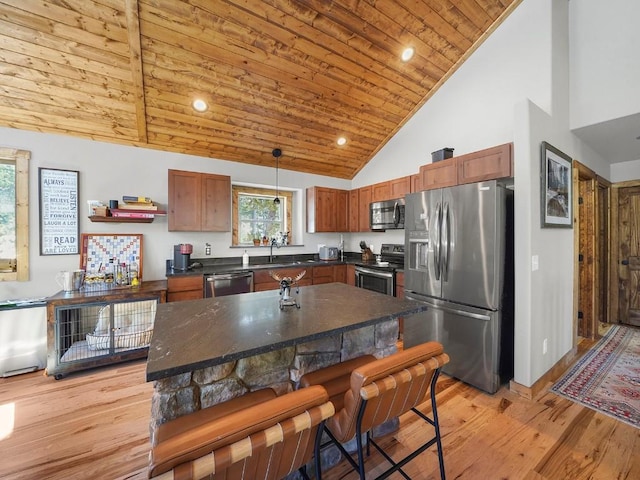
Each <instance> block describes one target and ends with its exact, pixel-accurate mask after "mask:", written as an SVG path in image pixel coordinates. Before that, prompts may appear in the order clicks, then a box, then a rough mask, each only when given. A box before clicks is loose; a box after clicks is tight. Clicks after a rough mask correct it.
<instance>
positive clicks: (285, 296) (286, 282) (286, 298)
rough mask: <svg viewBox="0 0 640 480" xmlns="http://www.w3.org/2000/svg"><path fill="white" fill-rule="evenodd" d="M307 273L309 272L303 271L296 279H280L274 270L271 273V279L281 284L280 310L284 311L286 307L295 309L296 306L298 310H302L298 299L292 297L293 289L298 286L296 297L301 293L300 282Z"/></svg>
mask: <svg viewBox="0 0 640 480" xmlns="http://www.w3.org/2000/svg"><path fill="white" fill-rule="evenodd" d="M306 273H307V271H306V270H303V271H302V272H300V273H299V274H298V275H296V276H295V278H291V277H280V275H278V274H277V273H275V272H274V271H273V270H270V271H269V275H270V276H271V278H273V279H274V280H276V281H278V282H280V302H279V303H280V310H284V307H293V306H295V307H296V308H300V304H299V303H298V299H297V298H293V297H292V296H291V287H292V286H294V285H297V286H296V295H297V294H298V293H300V286H299V285H298V282H299V281H300V280H301V279H302V277H304V275H305V274H306Z"/></svg>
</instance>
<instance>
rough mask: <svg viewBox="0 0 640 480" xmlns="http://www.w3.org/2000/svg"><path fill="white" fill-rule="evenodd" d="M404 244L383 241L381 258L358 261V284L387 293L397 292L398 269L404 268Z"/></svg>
mask: <svg viewBox="0 0 640 480" xmlns="http://www.w3.org/2000/svg"><path fill="white" fill-rule="evenodd" d="M404 248H405V247H404V245H403V244H392V243H383V244H382V246H381V247H380V257H379V258H380V260H378V261H371V262H361V263H356V266H355V275H356V286H357V287H360V288H366V289H367V290H373V291H375V292H380V293H384V294H387V295H395V293H396V270H398V269H402V268H404Z"/></svg>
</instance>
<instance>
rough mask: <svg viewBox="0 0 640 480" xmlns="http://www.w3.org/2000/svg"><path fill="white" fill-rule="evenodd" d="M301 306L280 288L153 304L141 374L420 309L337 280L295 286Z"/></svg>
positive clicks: (170, 371)
mask: <svg viewBox="0 0 640 480" xmlns="http://www.w3.org/2000/svg"><path fill="white" fill-rule="evenodd" d="M297 297H298V301H299V303H300V309H297V308H295V307H285V309H284V310H280V308H279V299H280V294H279V291H278V290H268V291H265V292H253V293H243V294H239V295H230V296H226V297H214V298H206V299H202V300H191V301H188V302H171V303H164V304H160V305H158V308H157V311H156V319H155V325H154V332H153V338H152V340H151V345H150V347H149V356H148V359H147V381H153V380H159V379H162V378H166V377H169V376H173V375H178V374H180V373H186V372H190V371H193V370H197V369H201V368H205V367H210V366H214V365H220V364H223V363H227V362H230V361H233V360H238V359H240V358H245V357H250V356H253V355H258V354H261V353H266V352H269V351H273V350H278V349H281V348H285V347H287V346H291V345H296V344H298V343H302V342H308V341H311V340H316V339H319V338H323V337H326V336H330V335H333V334H336V333H341V332H345V331H348V330H354V329H357V328H362V327H366V326H368V325H374V324H376V323H380V322H384V321H386V320H393V319H395V318H398V317H402V316H407V315H411V314H413V313H418V312H421V311H424V310H426V308H427V307H426V305H425V304H422V303H419V302H416V301H412V300H405V299H400V298H395V297H390V296H388V295H383V294H381V293H377V292H373V291H370V290H366V289H363V288H356V287H353V286H350V285H346V284H343V283H328V284H322V285H313V286H305V287H300V293H299V294H298V296H297Z"/></svg>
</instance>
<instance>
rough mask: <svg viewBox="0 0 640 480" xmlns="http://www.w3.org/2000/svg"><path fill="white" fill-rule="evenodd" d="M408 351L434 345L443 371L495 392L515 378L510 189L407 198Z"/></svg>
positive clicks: (466, 188) (494, 185) (452, 190)
mask: <svg viewBox="0 0 640 480" xmlns="http://www.w3.org/2000/svg"><path fill="white" fill-rule="evenodd" d="M406 200H407V203H406V218H407V223H406V229H405V250H406V252H407V253H406V259H405V270H404V272H405V277H404V279H405V297H406V298H408V299H412V300H418V301H422V302H425V303H427V304H428V305H429V307H430V308H429V309H428V310H427V311H426V312H424V313H421V314H418V315H414V316H411V317H408V318H405V320H404V346H405V347H411V346H413V345H417V344H419V343H423V342H426V341H430V340H435V341H438V342H440V343H442V344H443V346H444V350H445V352H447V353H448V354H449V356H450V357H451V361H450V362H449V363H448V364H447V365H445V366H444V367H443V371H444V372H445V373H447V374H449V375H451V376H454V377H456V378H459V379H460V380H462V381H464V382H467V383H469V384H471V385H473V386H475V387H477V388H480V389H481V390H484V391H487V392H489V393H495V392H496V391H497V390H498V388H500V385H501V384H502V383H504V382H506V381H508V380H509V379H510V378H512V376H513V335H514V326H513V321H514V318H513V317H514V312H513V309H514V298H513V297H514V262H513V192H512V191H511V190H508V189H507V188H505V187H504V186H502V185H501V184H499V183H498V182H496V181H489V182H480V183H472V184H468V185H458V186H455V187H449V188H443V189H435V190H428V191H423V192H419V193H413V194H409V195H407V197H406Z"/></svg>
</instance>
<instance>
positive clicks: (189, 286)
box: [167, 275, 204, 302]
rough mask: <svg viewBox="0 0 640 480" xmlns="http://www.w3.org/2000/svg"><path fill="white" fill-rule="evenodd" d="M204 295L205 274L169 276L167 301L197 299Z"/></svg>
mask: <svg viewBox="0 0 640 480" xmlns="http://www.w3.org/2000/svg"><path fill="white" fill-rule="evenodd" d="M203 297H204V276H202V275H182V276H181V275H178V276H174V277H168V278H167V301H168V302H180V301H182V300H197V299H199V298H203Z"/></svg>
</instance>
